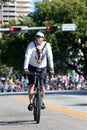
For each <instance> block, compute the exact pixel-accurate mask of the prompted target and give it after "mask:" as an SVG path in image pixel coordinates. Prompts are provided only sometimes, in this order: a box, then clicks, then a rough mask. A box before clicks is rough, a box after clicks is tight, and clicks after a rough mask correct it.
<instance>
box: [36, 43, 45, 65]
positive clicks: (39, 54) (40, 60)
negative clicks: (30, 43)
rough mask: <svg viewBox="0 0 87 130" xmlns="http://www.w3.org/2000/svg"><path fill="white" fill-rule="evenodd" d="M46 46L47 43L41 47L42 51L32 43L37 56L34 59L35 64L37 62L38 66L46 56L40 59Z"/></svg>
mask: <svg viewBox="0 0 87 130" xmlns="http://www.w3.org/2000/svg"><path fill="white" fill-rule="evenodd" d="M46 44H47V42H46V43H45V44H44V46H43V48H42V49H38V48H37V45H36V43H35V42H34V45H35V47H36V51H37V54H38V58H37V57H35V59H36V62H37V63H38V64H40V63H41V62H42V60H43V59H44V57H45V55H46V54H44V55H43V56H42V57H40V56H41V54H42V53H43V50H44V48H45V46H46Z"/></svg>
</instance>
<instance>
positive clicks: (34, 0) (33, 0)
mask: <svg viewBox="0 0 87 130" xmlns="http://www.w3.org/2000/svg"><path fill="white" fill-rule="evenodd" d="M39 1H42V0H32V2H33V7H32V9H33V11H34V3H35V2H39Z"/></svg>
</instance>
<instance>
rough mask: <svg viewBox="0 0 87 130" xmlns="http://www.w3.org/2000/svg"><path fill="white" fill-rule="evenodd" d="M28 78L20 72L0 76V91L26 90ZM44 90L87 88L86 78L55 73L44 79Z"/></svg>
mask: <svg viewBox="0 0 87 130" xmlns="http://www.w3.org/2000/svg"><path fill="white" fill-rule="evenodd" d="M28 84H29V79H28V77H27V76H26V77H25V76H24V75H22V74H21V73H20V72H19V73H17V74H16V76H15V77H14V78H13V77H6V78H5V77H0V92H25V91H28ZM45 87H46V90H82V89H87V80H85V79H84V77H83V76H82V75H78V74H77V75H75V76H74V77H73V76H72V75H66V74H65V75H64V74H63V75H61V74H57V75H55V77H53V78H52V80H46V85H45Z"/></svg>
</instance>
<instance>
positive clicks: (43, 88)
mask: <svg viewBox="0 0 87 130" xmlns="http://www.w3.org/2000/svg"><path fill="white" fill-rule="evenodd" d="M41 90H42V105H41V108H42V109H45V104H44V96H45V87H44V86H41Z"/></svg>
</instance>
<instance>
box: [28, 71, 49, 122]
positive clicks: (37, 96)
mask: <svg viewBox="0 0 87 130" xmlns="http://www.w3.org/2000/svg"><path fill="white" fill-rule="evenodd" d="M29 74H32V75H35V81H36V82H35V88H34V95H33V116H34V121H36V123H39V122H40V115H41V104H42V100H41V95H42V93H41V87H40V81H41V78H42V77H43V75H44V76H46V75H47V74H43V75H41V74H40V73H36V72H34V73H32V72H29Z"/></svg>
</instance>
